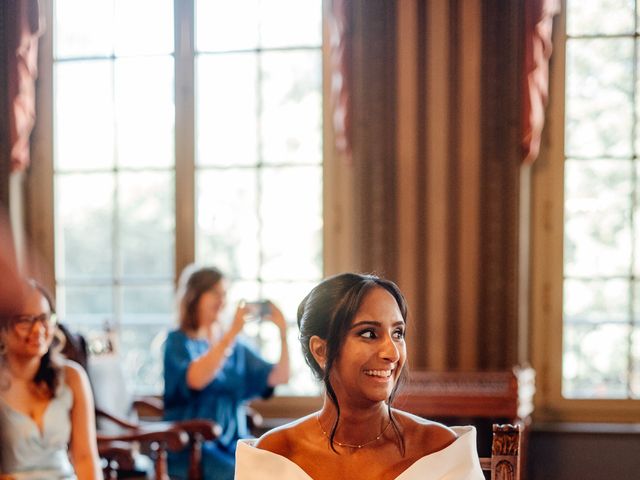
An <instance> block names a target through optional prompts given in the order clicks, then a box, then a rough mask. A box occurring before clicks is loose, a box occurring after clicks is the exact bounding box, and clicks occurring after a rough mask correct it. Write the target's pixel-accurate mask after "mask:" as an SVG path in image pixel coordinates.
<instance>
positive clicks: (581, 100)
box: [565, 38, 634, 157]
mask: <svg viewBox="0 0 640 480" xmlns="http://www.w3.org/2000/svg"><path fill="white" fill-rule="evenodd" d="M633 68H634V62H633V39H629V38H605V39H593V40H585V39H574V40H569V41H567V72H566V75H567V98H566V144H565V152H566V155H567V156H570V157H573V156H579V157H580V156H581V157H599V156H607V155H609V156H631V139H632V130H631V128H632V119H633V112H632V109H633Z"/></svg>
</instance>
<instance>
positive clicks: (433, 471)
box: [235, 426, 485, 480]
mask: <svg viewBox="0 0 640 480" xmlns="http://www.w3.org/2000/svg"><path fill="white" fill-rule="evenodd" d="M451 429H452V430H453V431H454V432H455V433H456V435H457V436H458V438H456V440H455V441H454V442H453V443H452V444H451V445H449V446H447V447H446V448H444V449H442V450H440V451H438V452H435V453H431V454H429V455H425V456H424V457H422V458H420V459H418V460H416V461H415V462H414V463H413V464H412V465H411V466H410V467H409V468H407V469H406V470H405V471H404V472H402V473H401V474H400V475H398V476H397V477H396V480H484V478H485V477H484V474H483V473H482V469H481V468H480V460H479V458H478V451H477V447H476V429H475V428H474V427H472V426H464V427H452V428H451ZM256 442H257V440H256V439H252V440H239V441H238V448H237V451H236V477H235V478H236V480H313V479H312V478H311V477H310V476H309V474H308V473H306V472H305V471H304V470H303V469H302V468H301V467H299V466H298V465H297V464H295V463H294V462H292V461H291V460H289V459H288V458H286V457H283V456H282V455H278V454H276V453H273V452H269V451H267V450H262V449H259V448H255V447H254V445H255V443H256Z"/></svg>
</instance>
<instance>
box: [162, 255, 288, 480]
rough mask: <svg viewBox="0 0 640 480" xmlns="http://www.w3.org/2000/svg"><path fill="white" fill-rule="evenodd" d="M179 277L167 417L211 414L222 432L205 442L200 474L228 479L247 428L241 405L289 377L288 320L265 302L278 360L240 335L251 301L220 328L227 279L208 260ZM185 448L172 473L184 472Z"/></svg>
mask: <svg viewBox="0 0 640 480" xmlns="http://www.w3.org/2000/svg"><path fill="white" fill-rule="evenodd" d="M182 277H183V278H181V282H180V286H179V291H178V297H179V301H180V310H179V325H180V326H179V328H178V329H177V330H174V331H172V332H170V333H169V335H168V337H167V340H166V344H165V352H164V382H165V391H164V406H165V413H164V416H165V419H166V420H188V419H195V418H208V419H211V420H214V421H216V422H217V423H218V424H219V425H220V426H221V427H222V435H221V436H220V437H219V438H218V439H216V440H215V441H213V442H206V443H205V445H204V446H203V449H202V470H203V472H202V473H203V477H204V478H216V479H220V480H226V479H229V480H231V479H233V474H234V458H235V448H236V442H237V440H238V439H240V438H244V437H247V436H248V435H249V432H248V429H247V423H246V411H245V408H244V404H245V402H246V401H247V400H250V399H252V398H257V397H262V398H267V397H269V396H271V395H272V394H273V389H274V387H275V386H276V385H279V384H282V383H286V382H287V381H288V380H289V355H288V350H287V336H286V322H285V319H284V316H283V315H282V312H281V311H280V310H279V309H278V308H277V307H276V306H275V305H274V304H273V303H269V308H268V309H267V310H268V311H267V312H266V315H265V318H267V319H270V320H271V321H272V322H273V323H274V324H275V325H276V326H277V327H278V329H279V330H280V339H281V352H280V359H279V361H278V363H276V364H275V365H274V364H271V363H269V362H267V361H266V360H264V359H263V358H262V357H261V356H260V355H259V354H258V353H257V352H256V351H255V350H254V349H253V348H252V347H251V346H250V345H248V344H247V343H246V342H244V341H243V340H242V339H241V338H240V337H239V334H240V332H241V331H242V328H243V326H244V322H245V319H246V318H247V317H248V316H250V315H252V314H255V312H254V311H253V307H252V306H250V305H248V304H245V303H244V302H240V304H239V305H238V307H237V308H236V312H235V315H234V318H233V321H232V323H231V326H230V327H229V328H228V329H226V330H224V329H223V327H222V325H221V324H220V321H219V320H220V318H219V317H220V313H221V312H222V310H223V308H224V306H225V301H226V289H227V287H226V280H225V278H224V276H223V275H222V273H221V272H220V271H219V270H218V269H216V268H213V267H206V268H200V269H198V270H195V271H193V272H191V271H186V272H185V273H183V275H182ZM188 467H189V452H188V450H185V451H182V452H179V453H173V454H170V455H169V473H170V475H171V476H172V477H176V478H185V479H186V478H187V472H188Z"/></svg>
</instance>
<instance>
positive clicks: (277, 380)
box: [267, 303, 289, 387]
mask: <svg viewBox="0 0 640 480" xmlns="http://www.w3.org/2000/svg"><path fill="white" fill-rule="evenodd" d="M271 321H272V322H273V323H275V324H276V326H277V327H278V329H279V330H280V360H278V363H276V365H275V366H274V367H273V370H271V373H270V374H269V378H268V379H267V384H268V385H269V386H270V387H275V386H276V385H281V384H283V383H287V382H288V381H289V347H288V345H287V321H286V320H285V318H284V315H282V312H281V311H280V310H279V309H278V308H277V307H276V306H275V305H274V304H273V303H272V304H271Z"/></svg>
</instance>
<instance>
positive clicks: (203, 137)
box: [196, 54, 257, 165]
mask: <svg viewBox="0 0 640 480" xmlns="http://www.w3.org/2000/svg"><path fill="white" fill-rule="evenodd" d="M256 73H257V64H256V56H255V54H238V55H224V56H210V55H207V56H201V57H199V58H198V60H197V85H196V89H197V92H196V98H197V100H196V102H197V106H196V110H197V126H196V130H197V132H196V135H197V137H196V138H197V152H198V157H197V163H198V164H199V165H255V164H256V153H257V141H256V135H257V133H256V132H257V119H256V112H257V99H256V91H257V86H256Z"/></svg>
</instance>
